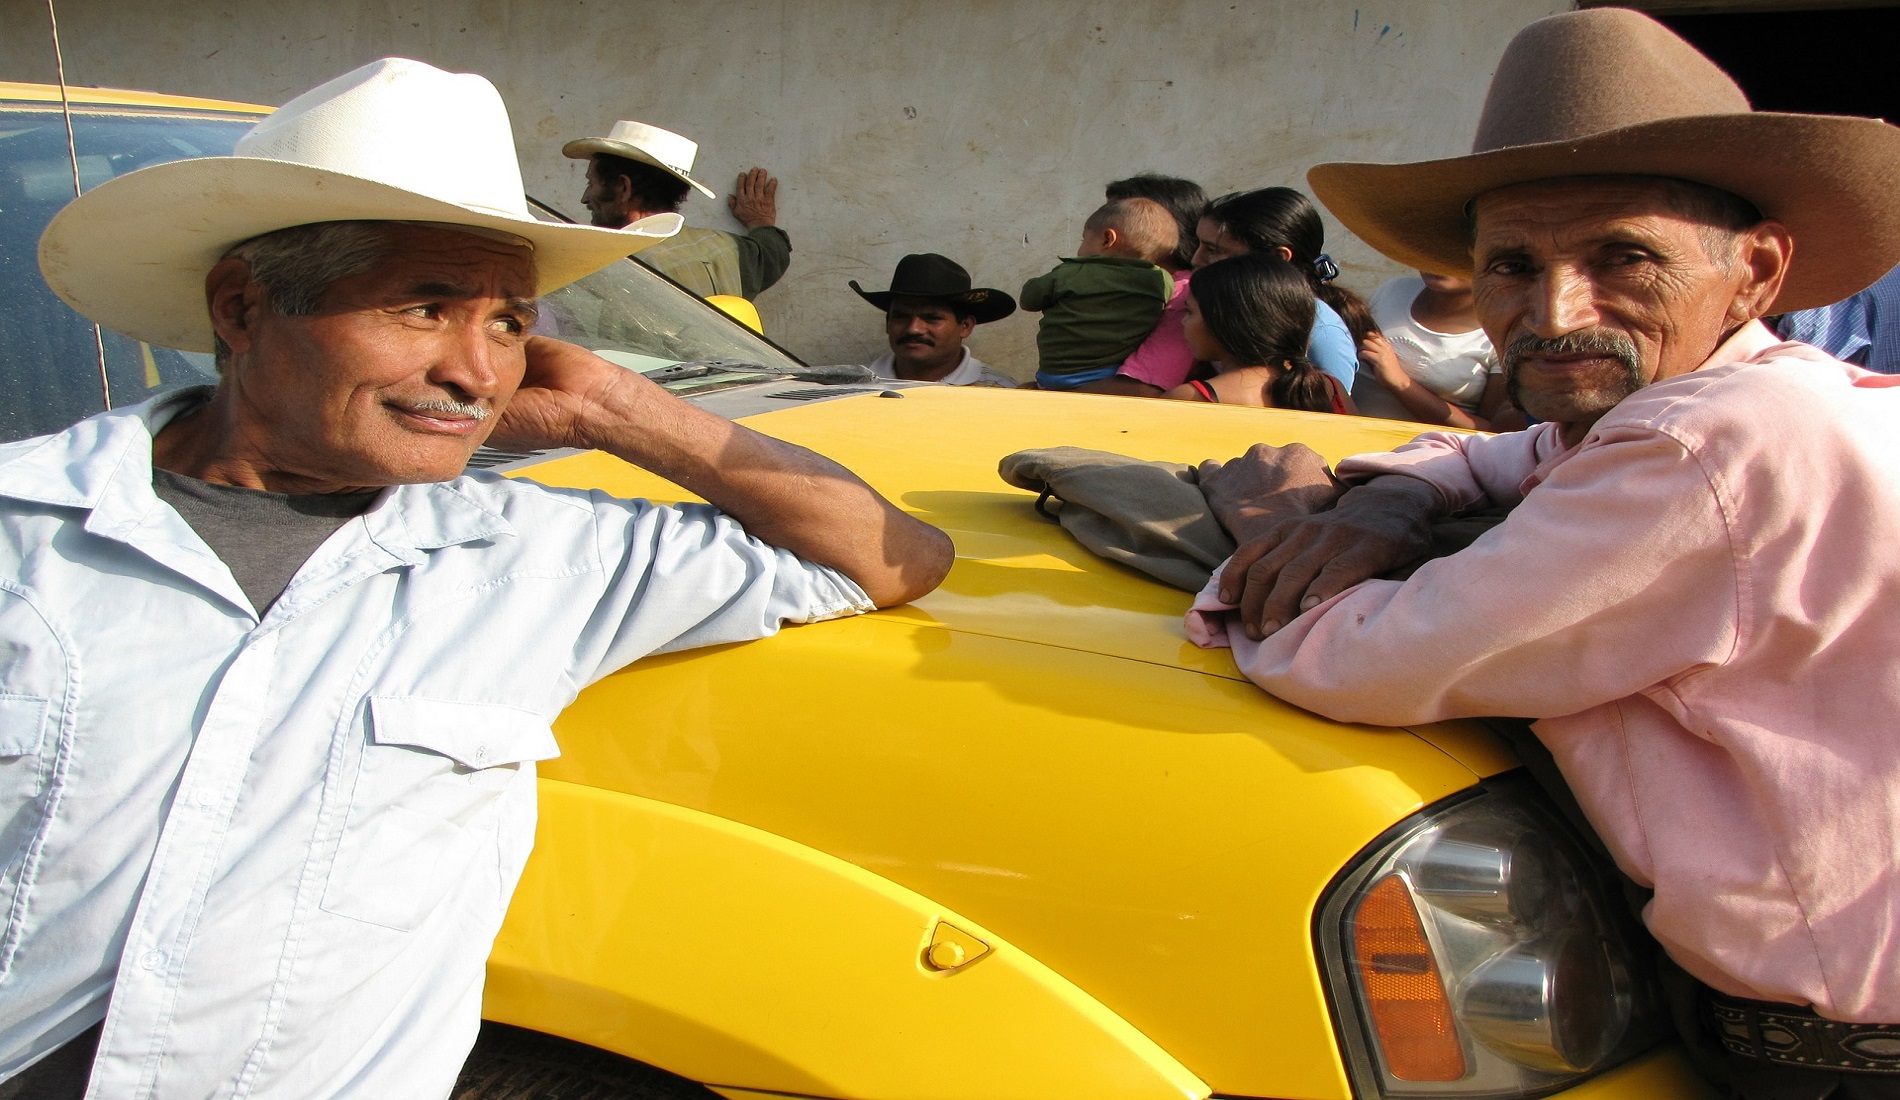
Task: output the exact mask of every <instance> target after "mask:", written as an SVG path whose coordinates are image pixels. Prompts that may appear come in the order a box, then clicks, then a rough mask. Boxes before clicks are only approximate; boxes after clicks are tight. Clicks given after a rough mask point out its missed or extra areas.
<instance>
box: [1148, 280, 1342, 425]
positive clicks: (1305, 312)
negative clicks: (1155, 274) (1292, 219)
mask: <svg viewBox="0 0 1900 1100" xmlns="http://www.w3.org/2000/svg"><path fill="white" fill-rule="evenodd" d="M1318 308H1319V303H1318V302H1317V301H1316V300H1315V299H1314V297H1313V291H1312V289H1311V287H1310V286H1309V285H1308V284H1307V281H1306V278H1305V276H1304V275H1303V274H1302V273H1301V272H1300V270H1299V269H1298V268H1297V267H1296V266H1295V265H1293V264H1291V263H1288V262H1287V261H1285V260H1283V259H1281V258H1280V257H1278V256H1276V255H1273V254H1272V253H1269V252H1251V253H1246V254H1243V255H1239V256H1235V257H1233V258H1232V259H1228V260H1222V261H1220V262H1219V263H1212V264H1208V265H1207V266H1206V267H1203V268H1201V269H1200V270H1198V271H1196V272H1195V273H1194V276H1193V278H1191V279H1189V280H1188V299H1187V322H1186V325H1185V326H1184V331H1185V333H1186V336H1187V341H1188V346H1189V347H1191V348H1192V349H1193V350H1194V356H1195V358H1197V359H1202V360H1206V361H1208V362H1218V363H1220V364H1221V365H1222V366H1221V371H1220V373H1219V374H1216V375H1215V376H1214V377H1212V378H1210V379H1207V380H1205V381H1194V382H1189V383H1187V384H1185V385H1182V386H1177V387H1175V388H1174V389H1172V390H1169V391H1168V394H1167V395H1168V396H1169V397H1173V398H1178V399H1182V400H1188V401H1213V402H1217V403H1219V404H1223V405H1257V406H1263V407H1266V408H1273V409H1306V410H1308V411H1310V412H1332V413H1354V412H1357V409H1355V408H1354V406H1353V403H1352V397H1351V396H1350V394H1349V392H1348V390H1347V389H1346V387H1345V386H1342V385H1340V383H1339V380H1338V379H1336V378H1333V377H1332V376H1330V375H1328V374H1326V373H1325V372H1323V371H1321V370H1320V369H1319V367H1318V366H1316V365H1315V364H1314V363H1313V361H1312V360H1311V359H1308V358H1307V357H1306V340H1307V334H1308V333H1309V332H1311V331H1312V328H1313V316H1314V314H1315V313H1316V312H1317V310H1318Z"/></svg>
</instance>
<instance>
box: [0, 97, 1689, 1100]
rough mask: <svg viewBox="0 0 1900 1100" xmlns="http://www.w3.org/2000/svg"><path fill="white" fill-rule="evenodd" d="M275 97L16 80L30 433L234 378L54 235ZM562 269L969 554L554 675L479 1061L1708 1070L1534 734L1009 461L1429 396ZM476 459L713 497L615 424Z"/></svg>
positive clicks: (507, 1078)
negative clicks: (835, 609)
mask: <svg viewBox="0 0 1900 1100" xmlns="http://www.w3.org/2000/svg"><path fill="white" fill-rule="evenodd" d="M262 110H264V108H259V107H251V106H245V105H239V104H217V103H211V102H207V101H200V100H183V99H176V98H172V97H165V96H154V95H146V94H142V93H131V92H110V91H97V90H88V91H86V92H85V93H84V94H83V95H81V96H79V97H77V99H76V101H75V102H74V104H73V124H74V131H73V132H74V142H75V146H76V157H73V156H69V155H68V149H67V144H66V130H65V124H64V120H63V118H62V115H61V111H60V107H59V95H58V92H57V90H54V89H47V88H44V87H39V86H29V85H0V291H4V293H5V294H6V296H7V298H6V300H7V301H8V304H9V308H8V309H7V310H6V311H0V377H5V378H6V379H7V380H8V383H9V391H8V392H9V398H10V400H9V401H8V402H7V404H6V406H5V407H4V408H0V437H4V438H18V437H21V436H24V435H28V434H33V433H37V432H44V431H50V430H55V429H57V428H59V427H61V426H63V425H64V424H65V423H67V422H69V421H71V420H72V419H75V418H77V417H79V416H83V415H85V414H87V413H88V412H91V411H93V410H94V409H97V408H99V407H103V405H104V404H105V403H106V402H107V401H108V400H109V401H111V402H112V403H115V404H123V403H127V402H130V401H134V400H138V399H141V398H142V397H144V396H145V395H146V393H147V392H149V391H150V390H151V389H152V388H154V387H158V386H162V385H169V384H174V383H182V382H191V381H198V380H202V379H204V378H206V377H208V371H209V365H208V363H206V362H204V359H205V357H202V356H187V355H182V354H180V353H177V352H173V351H169V350H166V349H157V348H151V347H148V346H145V345H141V344H138V343H136V342H133V341H129V340H126V339H124V338H122V337H119V336H117V335H115V334H112V333H100V334H95V333H94V331H93V330H92V328H91V326H90V325H88V324H86V323H85V322H83V321H81V320H79V319H78V318H77V317H76V316H75V315H73V314H71V313H70V311H67V310H66V309H65V307H64V306H63V305H60V304H59V303H58V302H57V300H56V299H54V298H53V297H52V295H51V294H50V292H48V291H47V290H46V288H45V287H44V285H43V284H40V283H39V282H38V276H37V270H36V268H34V267H33V265H32V256H33V243H34V241H35V240H36V239H37V236H38V233H39V229H40V228H41V227H42V226H43V225H44V224H45V221H46V219H47V218H49V217H50V216H51V215H52V213H53V212H54V211H56V210H57V209H58V207H59V206H60V205H61V204H62V203H63V202H64V201H67V200H69V199H70V197H71V195H72V190H73V184H74V175H75V165H76V174H77V177H78V182H79V183H80V184H81V185H82V186H90V185H91V184H92V183H96V182H98V181H99V180H102V179H105V178H108V177H110V176H112V175H116V174H119V173H122V172H124V171H129V170H131V169H132V168H135V167H139V166H142V165H143V164H148V163H152V162H153V161H155V160H160V159H171V158H174V157H177V156H184V155H197V154H205V153H219V152H228V151H229V149H230V144H231V142H232V141H234V140H235V139H236V137H237V135H238V134H239V133H241V132H242V130H243V128H244V127H245V126H247V125H248V124H249V123H250V122H251V121H252V120H253V119H254V118H255V117H256V115H257V114H258V113H259V112H260V111H262ZM549 216H556V215H553V214H549ZM546 304H547V307H548V308H547V309H546V311H545V312H546V317H547V320H546V321H545V322H544V323H545V324H546V325H547V326H548V327H547V331H549V332H551V333H553V334H555V335H558V336H561V337H563V338H565V339H569V340H573V341H575V342H578V343H581V344H583V345H585V346H588V347H591V348H595V349H596V350H599V351H600V352H601V353H602V354H604V355H606V356H608V357H609V358H611V359H614V360H615V361H616V362H618V363H620V364H622V365H624V366H626V367H627V368H628V369H632V370H640V371H643V372H645V373H647V374H648V375H649V376H650V377H654V378H656V379H658V380H660V381H661V382H662V383H664V384H665V385H667V386H668V387H669V388H671V389H673V390H674V391H675V392H677V393H679V394H680V395H681V396H683V397H685V398H687V399H688V400H692V401H695V402H697V403H699V404H701V405H703V406H705V407H707V408H710V409H713V410H715V411H718V412H721V413H723V414H725V415H728V416H731V417H734V418H743V419H744V420H745V422H746V423H748V424H751V425H752V426H754V427H757V428H759V429H760V430H762V431H765V432H768V433H770V434H773V435H776V436H779V437H781V438H785V439H789V440H791V441H793V442H797V443H801V444H804V445H806V446H808V447H811V448H813V449H815V450H818V451H820V452H823V453H825V454H827V455H830V456H832V457H833V458H836V459H838V460H839V461H841V462H843V463H844V464H846V465H847V466H849V467H851V468H852V469H853V470H855V471H857V472H858V473H860V474H862V475H863V476H864V477H865V478H866V479H867V480H869V481H870V482H871V484H872V485H874V486H875V487H876V488H878V489H879V490H880V491H882V492H883V493H885V494H886V495H887V496H889V497H890V498H892V499H893V500H895V501H897V502H898V503H900V504H901V505H902V506H903V507H905V508H907V509H909V510H910V511H912V512H913V513H915V514H916V515H918V516H920V517H922V518H923V519H925V520H928V521H929V522H931V523H934V524H936V525H938V526H940V527H942V528H943V529H944V530H946V531H948V532H949V533H950V535H951V536H952V537H953V538H954V539H955V541H956V545H957V550H958V555H959V558H958V562H957V565H956V567H955V569H954V570H953V571H952V573H951V575H950V578H949V580H948V582H947V583H946V584H945V585H944V586H943V587H942V588H941V589H940V590H939V591H937V592H935V593H933V594H932V595H930V596H929V597H928V598H926V599H923V600H920V601H918V602H917V603H916V604H914V605H911V606H908V607H903V608H897V609H893V610H889V611H883V612H879V613H876V614H873V615H869V616H865V617H862V618H858V619H852V620H845V621H838V622H831V623H824V624H820V625H815V626H808V627H796V628H791V629H788V630H786V631H785V632H784V633H782V634H781V635H780V636H778V637H775V638H772V639H769V640H766V641H761V642H756V643H751V644H747V645H736V646H728V647H724V648H721V649H716V650H701V651H696V652H693V653H688V654H680V655H674V656H666V657H659V658H653V659H649V660H646V661H642V662H640V663H638V664H636V665H634V666H632V667H630V668H628V669H626V670H624V671H622V672H621V673H619V674H617V675H614V676H611V677H608V678H607V679H605V680H603V681H602V682H600V683H599V684H597V685H595V686H594V687H593V688H591V689H589V690H588V691H587V692H585V693H584V694H583V695H582V696H581V697H580V699H579V700H578V701H577V702H576V703H575V704H574V705H573V706H572V707H571V708H570V709H569V710H568V711H567V712H566V713H565V714H564V715H563V716H562V717H561V719H560V721H559V722H558V723H557V725H556V733H557V735H558V736H559V740H560V743H561V747H562V749H563V755H562V756H561V757H560V758H559V759H557V760H554V761H550V762H548V763H547V764H546V766H545V767H543V769H542V771H541V777H542V778H541V824H540V834H539V838H538V841H537V845H536V848H535V853H534V856H533V859H532V860H531V861H530V863H529V866H528V870H527V873H526V875H525V877H524V878H523V880H522V882H521V885H520V888H519V890H518V892H517V894H516V896H515V900H514V905H513V908H512V910H511V911H510V914H509V917H508V920H507V923H506V925H505V927H504V928H503V930H502V933H501V935H500V938H499V940H498V942H497V944H496V946H495V950H494V954H493V956H492V959H491V962H490V967H489V981H488V991H487V1001H486V1013H485V1014H486V1016H487V1017H488V1019H489V1020H490V1021H491V1023H490V1024H489V1025H488V1026H486V1027H485V1028H484V1030H483V1034H482V1038H481V1041H480V1042H479V1043H478V1045H477V1048H476V1051H475V1054H474V1055H473V1056H472V1058H471V1060H470V1063H469V1066H468V1069H467V1070H466V1071H465V1073H464V1078H463V1081H462V1083H461V1084H460V1085H459V1086H458V1089H457V1095H458V1096H464V1097H502V1096H508V1097H531V1096H543V1097H577V1096H589V1097H593V1096H602V1097H606V1096H621V1097H635V1096H638V1097H688V1096H699V1097H708V1096H711V1095H713V1094H717V1095H720V1096H725V1097H729V1098H733V1100H740V1098H759V1100H763V1098H766V1097H787V1096H790V1097H825V1098H838V1100H844V1098H863V1100H924V1098H989V1097H996V1098H1004V1097H1008V1098H1017V1097H1020V1098H1025V1100H1027V1098H1036V1100H1048V1098H1066V1097H1076V1098H1126V1100H1145V1098H1155V1100H1160V1098H1164V1097H1175V1098H1194V1097H1206V1096H1210V1095H1219V1096H1228V1097H1276V1098H1283V1100H1349V1098H1352V1097H1358V1098H1360V1100H1379V1098H1400V1097H1407V1098H1441V1100H1462V1098H1481V1097H1482V1098H1529V1097H1538V1096H1545V1095H1553V1094H1562V1095H1565V1096H1567V1097H1574V1098H1576V1100H1586V1098H1588V1100H1622V1098H1630V1100H1637V1098H1643V1100H1649V1098H1655V1100H1664V1098H1670V1100H1674V1098H1682V1100H1700V1098H1702V1097H1704V1096H1705V1095H1706V1091H1705V1090H1704V1089H1703V1087H1702V1086H1701V1085H1700V1084H1699V1083H1698V1082H1697V1081H1696V1079H1694V1078H1693V1077H1692V1075H1691V1074H1690V1073H1689V1072H1688V1070H1687V1069H1686V1066H1685V1063H1684V1061H1683V1059H1682V1057H1681V1056H1680V1054H1679V1052H1678V1050H1677V1049H1676V1048H1675V1047H1674V1046H1673V1045H1672V1044H1671V1043H1669V1042H1668V1041H1666V1040H1665V1038H1664V1034H1665V1032H1664V1029H1663V1028H1662V1027H1661V1025H1660V1022H1659V1016H1658V1013H1657V1011H1656V1003H1655V998H1654V994H1653V991H1652V988H1651V979H1650V977H1649V974H1648V968H1647V965H1646V963H1645V958H1646V955H1645V952H1646V951H1647V950H1651V949H1652V948H1651V947H1650V946H1649V945H1648V944H1647V941H1645V940H1644V939H1643V938H1642V936H1641V934H1640V932H1638V931H1636V930H1635V929H1634V928H1633V927H1632V922H1631V920H1630V918H1629V917H1628V914H1627V912H1626V911H1625V909H1624V907H1623V904H1622V900H1621V897H1620V895H1619V893H1618V892H1617V890H1616V889H1615V887H1614V885H1613V884H1612V882H1611V881H1610V876H1609V871H1608V868H1607V866H1606V865H1605V862H1604V860H1603V858H1602V857H1601V855H1600V854H1599V850H1598V849H1597V848H1596V847H1595V846H1594V845H1593V844H1592V843H1591V841H1590V839H1589V838H1587V837H1584V836H1580V835H1578V834H1577V833H1576V832H1575V831H1574V830H1573V828H1572V827H1571V826H1570V825H1569V824H1567V818H1566V817H1565V816H1564V815H1563V814H1561V813H1559V812H1558V811H1556V810H1555V809H1554V808H1553V807H1552V805H1551V804H1550V802H1549V800H1548V799H1547V798H1546V797H1545V796H1544V795H1543V794H1542V793H1541V790H1540V788H1539V787H1538V786H1537V785H1536V784H1534V783H1532V782H1530V781H1529V780H1528V779H1527V778H1526V777H1525V776H1524V775H1523V773H1522V771H1521V769H1520V768H1519V766H1518V760H1517V758H1516V757H1515V756H1514V755H1513V754H1512V752H1511V750H1510V748H1509V747H1508V744H1509V741H1508V740H1507V738H1506V737H1505V736H1503V735H1501V734H1500V733H1499V732H1497V731H1494V730H1493V729H1492V728H1490V727H1488V726H1487V725H1485V724H1482V723H1453V724H1442V725H1436V726H1429V727H1421V728H1418V729H1379V728H1369V727H1355V726H1346V725H1341V724H1338V723H1334V722H1329V721H1326V720H1324V719H1321V718H1319V717H1316V716H1314V715H1312V714H1308V713H1305V712H1302V711H1299V710H1297V709H1295V708H1293V707H1290V706H1287V705H1285V704H1282V703H1280V702H1278V701H1276V700H1274V699H1272V698H1270V697H1268V696H1267V695H1266V694H1264V693H1263V692H1261V691H1259V690H1258V689H1257V688H1255V687H1253V686H1252V685H1251V684H1249V683H1248V682H1246V681H1245V680H1244V679H1243V678H1242V677H1241V676H1240V675H1239V673H1238V672H1237V671H1236V669H1235V666H1234V664H1233V662H1232V661H1231V659H1230V658H1229V657H1228V655H1227V654H1226V652H1224V651H1204V650H1200V649H1197V648H1195V647H1194V646H1192V645H1191V644H1189V643H1188V642H1187V640H1186V639H1185V637H1184V635H1183V633H1182V629H1181V616H1182V612H1183V611H1184V610H1185V608H1186V605H1187V602H1188V601H1187V596H1186V595H1185V594H1184V593H1181V592H1178V591H1175V590H1172V589H1168V588H1165V587H1163V586H1161V585H1159V584H1157V583H1154V582H1152V581H1149V580H1147V579H1145V578H1143V577H1141V576H1139V575H1137V574H1135V573H1132V572H1129V571H1126V570H1124V569H1121V568H1119V567H1117V566H1113V565H1110V564H1108V563H1106V562H1104V561H1101V560H1099V559H1097V558H1095V557H1093V556H1092V555H1090V554H1089V553H1088V552H1087V551H1085V550H1084V549H1082V547H1081V546H1080V545H1079V544H1077V543H1075V542H1073V541H1072V540H1071V539H1070V538H1069V536H1068V535H1067V534H1066V533H1064V532H1063V531H1062V529H1061V528H1059V527H1057V526H1056V525H1054V524H1052V523H1050V522H1049V521H1047V520H1046V519H1044V518H1042V517H1041V516H1039V515H1038V514H1037V512H1036V511H1035V509H1034V508H1033V507H1032V503H1033V497H1032V496H1030V495H1029V494H1026V493H1023V492H1021V491H1019V490H1016V489H1013V488H1010V487H1008V486H1006V485H1005V484H1004V483H1003V482H1001V481H1000V480H999V479H998V477H997V475H996V464H997V460H998V459H999V458H1001V457H1002V456H1003V455H1006V454H1008V453H1011V452H1013V451H1017V450H1022V449H1026V448H1031V447H1044V446H1056V445H1077V446H1083V447H1093V448H1098V449H1103V450H1111V451H1116V452H1120V453H1124V454H1130V455H1135V456H1138V457H1142V458H1158V459H1172V460H1176V461H1193V460H1197V459H1201V458H1206V457H1224V456H1231V455H1235V454H1238V453H1240V452H1241V451H1242V450H1244V449H1245V448H1246V447H1247V446H1248V445H1249V444H1252V443H1255V442H1261V441H1265V442H1270V443H1287V442H1292V441H1295V440H1299V441H1303V442H1305V443H1307V444H1309V445H1310V446H1312V447H1314V448H1315V449H1316V450H1318V451H1320V452H1321V453H1322V454H1324V455H1326V456H1327V457H1329V458H1333V459H1337V458H1339V457H1341V456H1343V455H1346V454H1350V453H1353V452H1356V451H1364V450H1370V449H1384V448H1387V447H1390V446H1391V445H1393V444H1396V443H1398V442H1401V441H1402V440H1404V439H1406V438H1409V436H1410V434H1411V429H1408V428H1407V427H1405V426H1403V425H1398V424H1393V423H1390V422H1385V421H1375V420H1362V419H1356V418H1345V417H1333V416H1327V415H1321V414H1310V413H1295V412H1262V411H1259V410H1251V409H1236V408H1219V407H1208V406H1203V405H1190V404H1187V403H1173V402H1156V401H1140V400H1131V399H1121V398H1107V397H1083V396H1076V395H1055V394H1041V393H1011V392H1004V391H995V390H974V389H952V388H946V387H938V386H928V385H915V386H913V385H908V384H893V383H884V382H876V381H871V380H867V379H865V378H864V373H865V372H862V371H858V370H853V369H851V368H820V369H816V370H814V369H812V368H809V367H807V366H805V365H804V364H801V363H799V362H798V361H797V360H795V359H794V358H792V357H790V356H789V355H787V354H785V353H784V352H783V351H781V350H780V349H778V348H776V347H775V346H773V345H772V344H770V343H769V342H767V341H765V340H763V339H762V338H760V337H758V336H757V335H756V334H754V333H752V332H751V331H749V330H748V329H747V328H745V327H743V326H741V325H739V324H738V323H736V322H734V321H733V320H731V319H730V318H728V317H727V316H725V315H724V314H721V313H719V312H717V311H716V310H714V309H712V308H711V307H709V306H708V305H706V304H705V303H704V302H703V301H701V300H700V299H697V298H694V297H693V296H691V295H690V294H687V293H685V292H683V291H681V290H679V289H678V288H677V287H675V286H673V285H672V284H670V283H668V282H666V281H665V280H663V279H660V278H658V277H657V276H654V275H653V274H652V273H651V272H648V271H646V270H645V269H644V268H641V267H639V266H638V265H636V264H633V263H621V264H617V265H615V266H614V267H613V268H610V269H609V270H607V271H605V272H602V273H600V274H598V275H595V276H592V277H591V278H589V279H587V280H584V281H583V282H581V283H579V284H576V285H575V286H574V287H571V288H569V289H567V290H564V291H562V292H560V293H559V294H557V295H554V296H552V298H551V299H550V300H549V301H548V303H546ZM477 463H478V464H480V465H487V466H493V467H498V468H501V469H503V470H504V471H505V472H508V473H511V474H515V475H518V476H524V477H529V478H533V479H536V480H539V481H543V482H546V483H548V484H553V485H567V486H586V487H593V488H602V489H606V490H609V491H612V492H616V493H621V494H627V495H644V496H649V497H654V498H657V499H664V500H676V499H680V493H679V490H678V489H676V488H675V487H673V486H671V485H669V484H667V483H665V482H662V481H659V480H658V479H655V478H653V477H651V476H650V475H647V474H645V473H643V472H642V471H639V470H637V469H634V468H632V467H630V466H627V465H625V464H623V463H621V462H619V461H617V460H614V459H611V458H608V457H606V456H604V455H601V454H597V453H590V454H582V453H575V452H562V453H543V454H526V455H524V454H502V453H497V452H492V451H484V452H482V453H480V454H478V456H477ZM474 656H477V655H471V657H474ZM708 1090H710V1091H708Z"/></svg>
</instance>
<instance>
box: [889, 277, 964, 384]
mask: <svg viewBox="0 0 1900 1100" xmlns="http://www.w3.org/2000/svg"><path fill="white" fill-rule="evenodd" d="M974 331H976V318H974V317H965V318H961V319H959V318H958V317H957V314H956V311H955V310H953V309H951V308H950V303H948V302H945V301H943V300H941V299H937V298H905V297H896V298H892V299H891V308H890V310H889V311H888V312H886V313H885V314H884V335H885V336H886V337H888V338H889V339H890V342H891V356H892V357H893V359H894V360H895V366H896V368H897V371H898V373H899V374H901V375H903V376H905V377H907V378H908V377H922V376H927V375H932V374H948V373H949V372H950V371H951V370H952V369H953V368H955V367H956V365H957V363H958V361H960V360H961V359H962V358H963V341H965V340H967V339H969V337H970V333H972V332H974ZM932 380H933V381H934V378H933V379H932Z"/></svg>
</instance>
